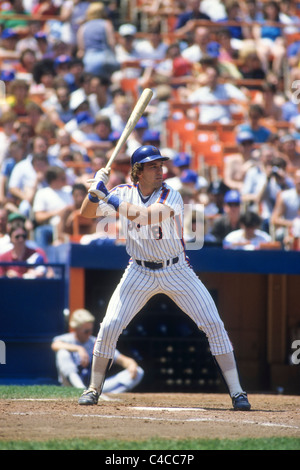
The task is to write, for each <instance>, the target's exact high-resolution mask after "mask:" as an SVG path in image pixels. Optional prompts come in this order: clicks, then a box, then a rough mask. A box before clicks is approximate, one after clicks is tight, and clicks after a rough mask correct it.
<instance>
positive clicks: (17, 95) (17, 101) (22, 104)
mask: <svg viewBox="0 0 300 470" xmlns="http://www.w3.org/2000/svg"><path fill="white" fill-rule="evenodd" d="M9 92H10V94H9V95H8V96H7V98H6V102H7V104H8V106H9V107H10V109H11V110H12V111H14V112H15V113H16V115H17V116H18V117H24V116H27V111H26V104H27V103H28V101H29V85H28V83H27V82H26V81H25V80H20V79H18V80H15V81H14V82H13V83H12V84H11V86H10V89H9Z"/></svg>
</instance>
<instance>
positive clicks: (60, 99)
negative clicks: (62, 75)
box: [43, 82, 74, 124]
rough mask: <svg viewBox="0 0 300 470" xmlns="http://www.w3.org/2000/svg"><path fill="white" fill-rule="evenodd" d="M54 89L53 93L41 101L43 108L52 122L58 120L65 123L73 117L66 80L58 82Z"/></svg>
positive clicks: (57, 121)
mask: <svg viewBox="0 0 300 470" xmlns="http://www.w3.org/2000/svg"><path fill="white" fill-rule="evenodd" d="M54 90H55V93H54V94H53V95H51V96H50V97H49V98H48V99H47V100H46V101H44V102H43V108H44V109H45V112H46V113H47V115H48V117H49V118H50V119H51V121H52V122H53V123H54V124H57V123H59V122H60V121H61V122H62V123H64V124H66V123H67V122H69V121H71V119H73V118H74V111H73V110H72V109H71V107H70V89H69V86H68V84H67V83H66V82H65V83H62V82H58V84H57V86H56V87H55V88H54Z"/></svg>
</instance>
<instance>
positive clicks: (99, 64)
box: [77, 2, 120, 77]
mask: <svg viewBox="0 0 300 470" xmlns="http://www.w3.org/2000/svg"><path fill="white" fill-rule="evenodd" d="M77 44H78V50H77V57H79V58H82V60H83V63H84V69H85V71H86V72H89V73H92V74H94V75H100V76H105V77H110V76H111V75H112V73H113V72H115V71H116V70H118V69H119V68H120V65H119V62H118V61H117V59H116V56H115V45H116V41H115V30H114V26H113V24H112V22H111V21H110V20H109V19H108V18H107V13H106V9H105V5H104V4H103V3H102V2H92V3H91V4H90V5H89V7H88V9H87V11H86V21H85V22H84V23H83V24H82V25H81V26H80V27H79V29H78V32H77Z"/></svg>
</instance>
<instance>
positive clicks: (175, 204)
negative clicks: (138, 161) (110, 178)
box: [97, 183, 184, 261]
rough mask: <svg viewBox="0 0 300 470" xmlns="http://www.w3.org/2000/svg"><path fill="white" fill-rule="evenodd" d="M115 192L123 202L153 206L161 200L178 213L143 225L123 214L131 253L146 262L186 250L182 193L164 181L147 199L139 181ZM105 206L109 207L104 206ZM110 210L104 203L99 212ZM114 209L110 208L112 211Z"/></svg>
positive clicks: (121, 219) (121, 217)
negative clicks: (159, 221)
mask: <svg viewBox="0 0 300 470" xmlns="http://www.w3.org/2000/svg"><path fill="white" fill-rule="evenodd" d="M110 193H111V194H115V195H117V196H118V197H119V198H120V199H121V201H125V202H128V203H131V204H135V205H137V206H144V207H149V206H150V205H152V204H155V203H160V204H165V205H167V206H168V207H169V208H170V209H172V211H173V212H174V217H171V218H168V219H166V220H164V221H162V222H161V223H152V224H151V225H144V226H140V225H139V224H138V223H136V222H134V221H130V220H129V219H127V218H126V217H124V216H120V222H121V224H122V232H123V237H124V238H125V239H126V249H127V252H128V254H129V255H130V256H131V257H132V258H134V259H139V260H144V261H161V260H167V259H170V258H174V257H176V256H178V255H179V254H180V253H182V252H183V251H184V241H183V229H182V227H183V201H182V198H181V195H180V194H179V193H178V192H177V191H176V190H174V189H173V188H171V187H170V186H168V185H166V183H163V184H162V186H161V188H160V189H158V190H156V191H154V192H153V193H152V194H151V196H150V197H147V198H144V197H143V196H142V194H141V193H140V190H139V186H138V184H121V185H119V186H116V187H115V188H114V189H113V190H112V191H111V192H110ZM104 205H105V206H104ZM107 209H108V205H107V204H106V203H104V202H100V204H99V209H98V210H97V215H100V213H101V212H104V211H105V210H107ZM110 211H111V209H109V212H110Z"/></svg>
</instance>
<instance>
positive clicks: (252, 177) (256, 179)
mask: <svg viewBox="0 0 300 470" xmlns="http://www.w3.org/2000/svg"><path fill="white" fill-rule="evenodd" d="M253 156H254V158H255V161H256V164H254V165H252V166H250V167H249V168H248V170H247V171H246V173H245V175H244V179H243V184H242V187H241V195H242V198H243V201H244V203H245V204H246V205H250V206H251V205H252V204H254V205H256V206H255V210H256V211H259V208H258V205H257V204H258V194H259V193H260V191H261V188H262V186H263V185H264V183H265V181H266V168H267V167H268V166H270V165H271V162H272V160H273V158H275V157H278V156H279V153H278V151H275V150H274V148H273V146H271V145H270V144H262V145H261V147H260V148H259V149H255V150H254V151H253Z"/></svg>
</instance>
